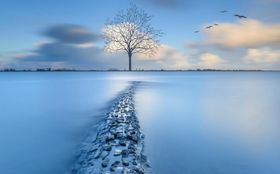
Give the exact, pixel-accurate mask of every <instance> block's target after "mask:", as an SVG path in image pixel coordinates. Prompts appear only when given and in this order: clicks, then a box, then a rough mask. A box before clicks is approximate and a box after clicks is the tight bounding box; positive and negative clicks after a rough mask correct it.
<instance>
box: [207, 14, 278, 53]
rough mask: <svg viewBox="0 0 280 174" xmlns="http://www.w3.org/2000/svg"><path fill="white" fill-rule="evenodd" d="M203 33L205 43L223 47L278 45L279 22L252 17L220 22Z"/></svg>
mask: <svg viewBox="0 0 280 174" xmlns="http://www.w3.org/2000/svg"><path fill="white" fill-rule="evenodd" d="M205 33H206V37H207V38H206V39H207V41H206V43H207V44H210V45H217V46H220V47H225V48H241V47H258V46H267V45H280V24H265V23H262V22H260V21H258V20H254V19H248V20H241V21H240V22H238V23H222V24H220V25H219V26H218V27H215V28H213V29H211V30H207V31H206V32H205Z"/></svg>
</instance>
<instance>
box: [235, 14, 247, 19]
mask: <svg viewBox="0 0 280 174" xmlns="http://www.w3.org/2000/svg"><path fill="white" fill-rule="evenodd" d="M234 16H236V17H238V18H239V19H242V18H244V19H246V18H247V17H246V16H243V15H239V14H236V15H234Z"/></svg>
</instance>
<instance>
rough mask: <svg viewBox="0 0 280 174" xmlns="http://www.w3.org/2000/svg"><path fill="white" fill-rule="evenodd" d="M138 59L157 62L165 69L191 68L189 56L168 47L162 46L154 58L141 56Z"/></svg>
mask: <svg viewBox="0 0 280 174" xmlns="http://www.w3.org/2000/svg"><path fill="white" fill-rule="evenodd" d="M138 59H141V60H151V61H156V62H157V63H158V64H159V65H160V67H161V68H163V69H187V68H190V67H191V65H190V63H189V61H188V56H187V55H185V54H183V53H182V52H180V51H179V50H177V49H175V48H173V47H171V46H168V45H162V46H161V47H160V48H159V50H158V51H157V53H156V54H155V55H154V56H152V57H146V56H144V55H139V56H138Z"/></svg>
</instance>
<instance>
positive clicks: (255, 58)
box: [245, 47, 280, 63]
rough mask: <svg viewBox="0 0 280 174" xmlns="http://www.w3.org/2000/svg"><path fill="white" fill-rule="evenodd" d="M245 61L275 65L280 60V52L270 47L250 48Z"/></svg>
mask: <svg viewBox="0 0 280 174" xmlns="http://www.w3.org/2000/svg"><path fill="white" fill-rule="evenodd" d="M245 59H246V60H248V61H252V62H255V63H275V62H277V61H279V60H280V51H279V50H272V49H271V48H269V47H264V48H250V49H248V50H247V55H246V56H245Z"/></svg>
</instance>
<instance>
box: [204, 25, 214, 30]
mask: <svg viewBox="0 0 280 174" xmlns="http://www.w3.org/2000/svg"><path fill="white" fill-rule="evenodd" d="M212 27H213V26H212V25H210V26H207V27H205V29H210V28H212Z"/></svg>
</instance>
